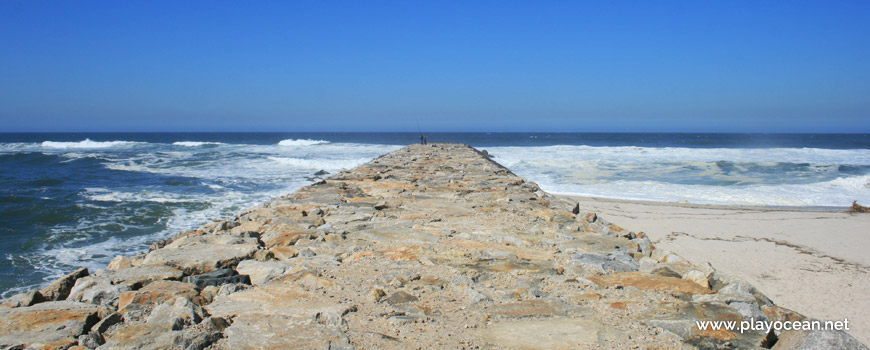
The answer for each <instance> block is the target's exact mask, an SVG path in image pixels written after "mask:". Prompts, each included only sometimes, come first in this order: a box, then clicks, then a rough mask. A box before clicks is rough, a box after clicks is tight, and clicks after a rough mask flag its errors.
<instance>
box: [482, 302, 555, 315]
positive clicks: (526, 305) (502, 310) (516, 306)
mask: <svg viewBox="0 0 870 350" xmlns="http://www.w3.org/2000/svg"><path fill="white" fill-rule="evenodd" d="M569 309H570V308H569V307H568V306H567V305H565V304H564V303H562V302H559V301H553V300H526V301H520V302H516V303H505V304H498V305H492V306H489V307H488V308H487V309H486V311H487V312H489V313H491V314H494V315H500V316H505V317H533V316H563V315H566V314H568V312H569Z"/></svg>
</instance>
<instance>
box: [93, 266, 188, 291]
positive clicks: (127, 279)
mask: <svg viewBox="0 0 870 350" xmlns="http://www.w3.org/2000/svg"><path fill="white" fill-rule="evenodd" d="M183 275H184V274H183V273H182V271H181V270H180V269H177V268H174V267H170V266H134V267H131V268H127V269H121V270H99V271H97V272H95V273H94V276H96V277H99V278H105V279H107V280H109V281H111V282H112V284H126V285H129V286H131V287H134V288H138V287H140V286H143V285H145V284H148V283H150V282H153V281H160V280H179V279H181V276H183Z"/></svg>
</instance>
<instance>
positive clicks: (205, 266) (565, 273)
mask: <svg viewBox="0 0 870 350" xmlns="http://www.w3.org/2000/svg"><path fill="white" fill-rule="evenodd" d="M2 302H3V305H2V306H0V347H2V348H12V349H25V348H27V349H31V348H32V349H94V348H97V349H757V348H771V347H772V348H774V349H817V348H841V349H844V348H846V349H866V347H864V346H863V345H862V344H860V343H858V342H857V341H855V340H854V339H853V338H852V337H850V336H849V335H847V334H846V333H844V332H841V331H839V332H837V331H783V332H781V333H780V332H774V331H772V332H765V331H758V330H747V331H744V332H738V331H736V330H735V331H729V330H726V329H718V330H714V329H707V330H701V329H699V328H698V327H697V322H698V321H735V322H740V321H744V320H750V319H753V320H764V321H770V322H774V321H802V320H805V319H806V318H805V317H804V316H803V315H800V314H798V313H795V312H793V311H790V310H787V309H784V308H782V307H779V306H776V305H775V304H774V303H773V302H772V301H771V300H770V299H768V298H767V297H765V296H764V295H762V294H761V293H759V292H758V290H756V289H755V288H753V287H752V286H751V285H749V284H748V283H746V282H745V281H743V280H741V279H740V278H738V277H735V276H729V275H727V274H724V273H721V272H718V271H716V270H715V269H714V268H712V267H711V266H705V265H695V264H692V263H691V262H689V261H686V260H685V259H683V258H681V257H680V256H678V255H676V254H674V253H671V252H668V251H664V250H660V249H655V247H654V246H653V244H652V243H651V242H650V240H649V239H648V238H647V237H646V236H645V235H644V234H643V233H635V232H629V231H627V230H624V229H622V228H620V227H619V226H617V225H615V224H612V223H610V222H608V221H607V220H606V219H605V218H602V217H599V216H598V215H596V214H595V213H590V212H586V211H584V209H583V208H582V207H579V206H578V205H577V204H576V203H574V202H571V201H569V200H567V199H564V198H560V197H557V196H553V195H550V194H548V193H546V192H544V191H542V190H541V189H540V188H539V187H538V186H537V185H536V184H534V183H532V182H528V181H525V180H524V179H522V178H520V177H518V176H516V175H514V174H513V173H511V172H510V171H509V170H508V169H506V168H504V167H502V166H500V165H499V164H497V163H495V162H493V161H492V160H490V159H489V157H488V155H487V154H486V153H482V152H478V151H477V150H475V149H473V148H471V147H469V146H466V145H460V144H429V145H411V146H408V147H405V148H402V149H400V150H398V151H395V152H393V153H390V154H386V155H384V156H381V157H380V158H377V159H375V160H373V161H371V162H369V163H367V164H365V165H363V166H360V167H358V168H356V169H352V170H347V171H343V172H340V173H338V174H335V175H333V176H331V177H329V178H327V179H324V180H318V181H316V182H314V183H313V184H312V185H310V186H307V187H303V188H301V189H299V190H298V191H296V192H295V193H292V194H288V195H285V196H283V197H280V198H276V199H274V200H271V201H269V202H267V203H264V204H262V205H260V206H258V207H255V208H251V209H249V210H246V211H244V212H242V213H240V214H239V215H237V216H235V217H233V218H231V219H229V220H215V221H212V222H209V223H207V224H205V225H203V226H202V227H200V228H199V229H197V230H194V231H186V232H181V233H179V234H178V235H177V236H175V237H174V238H171V239H168V240H165V241H162V242H156V243H154V244H153V245H152V246H151V248H150V251H148V252H146V253H142V254H139V255H135V256H129V257H124V256H119V257H116V258H115V259H114V260H112V262H111V263H110V264H109V266H108V267H107V268H106V269H104V270H99V271H94V272H93V273H89V272H88V271H87V270H79V271H75V272H73V273H71V274H70V275H67V276H65V277H63V278H61V279H60V280H58V281H56V282H54V283H53V284H51V285H49V286H48V287H46V288H44V289H41V290H35V291H31V292H29V293H24V294H19V295H16V296H14V297H12V298H10V299H8V300H3V301H2Z"/></svg>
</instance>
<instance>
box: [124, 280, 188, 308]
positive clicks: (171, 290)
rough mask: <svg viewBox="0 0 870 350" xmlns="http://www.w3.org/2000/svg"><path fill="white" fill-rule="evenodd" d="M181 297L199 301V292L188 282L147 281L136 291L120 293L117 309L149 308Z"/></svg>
mask: <svg viewBox="0 0 870 350" xmlns="http://www.w3.org/2000/svg"><path fill="white" fill-rule="evenodd" d="M176 297H182V298H185V299H190V300H193V301H195V302H197V303H201V298H200V297H199V292H198V291H197V290H196V288H195V287H194V286H193V285H192V284H190V283H184V282H178V281H156V282H152V283H149V284H148V285H147V286H145V287H144V288H142V289H140V290H137V291H130V292H125V293H123V294H121V296H120V298H119V302H118V310H119V311H121V312H125V311H127V310H128V309H131V308H135V309H143V308H145V309H150V308H151V307H153V306H156V305H159V304H163V303H164V302H166V301H170V300H173V299H175V298H176Z"/></svg>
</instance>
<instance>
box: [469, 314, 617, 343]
mask: <svg viewBox="0 0 870 350" xmlns="http://www.w3.org/2000/svg"><path fill="white" fill-rule="evenodd" d="M623 337H624V336H623V335H622V334H621V332H620V331H618V330H616V329H615V328H613V327H610V326H607V325H604V324H602V323H600V322H598V321H596V320H593V319H584V318H550V319H542V320H522V321H502V322H498V323H495V324H492V325H490V326H489V327H487V329H486V330H484V331H483V332H482V334H481V338H482V339H483V340H484V341H485V342H487V343H489V344H492V345H494V346H496V347H499V348H506V349H522V350H526V349H529V350H531V349H552V350H559V349H565V350H568V349H581V348H590V347H595V346H597V347H605V348H616V346H615V344H616V343H617V342H619V341H620V340H622V339H623Z"/></svg>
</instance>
